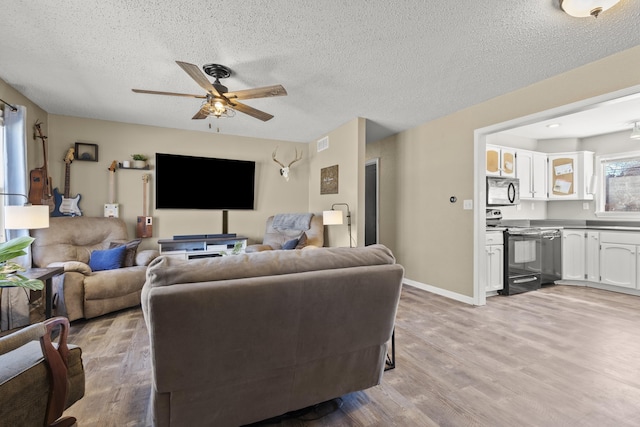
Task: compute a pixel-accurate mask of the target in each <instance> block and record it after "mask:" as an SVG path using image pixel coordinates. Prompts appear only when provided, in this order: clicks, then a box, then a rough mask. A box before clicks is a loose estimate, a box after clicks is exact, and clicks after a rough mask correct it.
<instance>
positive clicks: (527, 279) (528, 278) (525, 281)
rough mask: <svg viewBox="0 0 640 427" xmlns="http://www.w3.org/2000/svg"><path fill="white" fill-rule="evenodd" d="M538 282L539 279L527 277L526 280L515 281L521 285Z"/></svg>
mask: <svg viewBox="0 0 640 427" xmlns="http://www.w3.org/2000/svg"><path fill="white" fill-rule="evenodd" d="M536 280H538V278H537V277H527V278H526V279H515V280H514V281H513V283H517V284H520V283H527V282H534V281H536Z"/></svg>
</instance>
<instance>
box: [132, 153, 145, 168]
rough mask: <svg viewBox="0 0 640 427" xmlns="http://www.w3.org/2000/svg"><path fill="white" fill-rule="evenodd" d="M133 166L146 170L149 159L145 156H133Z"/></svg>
mask: <svg viewBox="0 0 640 427" xmlns="http://www.w3.org/2000/svg"><path fill="white" fill-rule="evenodd" d="M131 158H132V159H133V166H134V167H136V168H144V167H145V166H146V165H147V160H148V157H147V156H145V155H144V154H132V155H131Z"/></svg>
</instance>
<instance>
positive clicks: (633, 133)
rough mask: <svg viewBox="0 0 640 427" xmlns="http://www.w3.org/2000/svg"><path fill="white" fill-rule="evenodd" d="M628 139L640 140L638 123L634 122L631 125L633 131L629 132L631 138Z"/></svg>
mask: <svg viewBox="0 0 640 427" xmlns="http://www.w3.org/2000/svg"><path fill="white" fill-rule="evenodd" d="M629 138H631V139H640V125H639V124H638V122H635V123H634V124H633V130H632V131H631V136H630V137H629Z"/></svg>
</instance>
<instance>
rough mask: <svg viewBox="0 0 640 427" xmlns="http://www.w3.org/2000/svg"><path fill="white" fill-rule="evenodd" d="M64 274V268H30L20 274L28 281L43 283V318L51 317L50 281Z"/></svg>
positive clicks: (51, 293)
mask: <svg viewBox="0 0 640 427" xmlns="http://www.w3.org/2000/svg"><path fill="white" fill-rule="evenodd" d="M62 273H64V267H46V268H30V269H28V270H27V271H25V272H23V273H21V274H22V275H23V276H25V277H28V278H29V279H37V280H42V281H43V282H44V296H43V298H44V316H45V318H47V319H49V318H51V317H52V316H53V284H52V279H53V278H54V277H55V276H57V275H59V274H62Z"/></svg>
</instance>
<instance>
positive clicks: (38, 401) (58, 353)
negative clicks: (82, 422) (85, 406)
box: [0, 317, 85, 427]
mask: <svg viewBox="0 0 640 427" xmlns="http://www.w3.org/2000/svg"><path fill="white" fill-rule="evenodd" d="M58 330H59V332H58ZM56 333H57V334H58V339H57V341H58V342H57V344H54V343H52V336H53V335H55V334H56ZM68 333H69V321H68V320H67V319H66V318H64V317H54V318H51V319H47V320H46V321H44V322H41V323H36V324H34V325H31V326H28V327H26V328H23V329H21V330H19V331H17V332H14V333H12V334H10V335H7V336H4V337H2V338H0V402H2V405H0V423H1V424H2V425H7V426H9V425H11V426H13V425H16V426H17V425H28V426H38V425H42V426H56V427H67V426H72V425H74V424H75V422H76V420H75V418H72V417H65V418H62V419H60V417H61V416H62V413H63V411H64V410H65V409H66V408H68V407H69V406H71V405H72V404H73V403H75V402H76V401H78V400H79V399H80V398H81V397H82V396H84V384H85V383H84V367H83V364H82V357H81V356H82V350H81V349H80V348H79V347H75V346H68V345H67V336H68Z"/></svg>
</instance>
